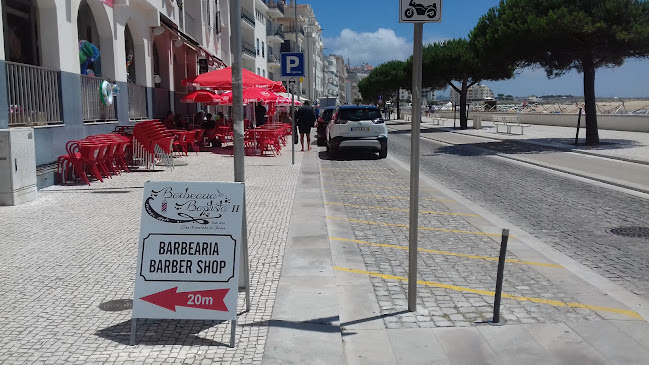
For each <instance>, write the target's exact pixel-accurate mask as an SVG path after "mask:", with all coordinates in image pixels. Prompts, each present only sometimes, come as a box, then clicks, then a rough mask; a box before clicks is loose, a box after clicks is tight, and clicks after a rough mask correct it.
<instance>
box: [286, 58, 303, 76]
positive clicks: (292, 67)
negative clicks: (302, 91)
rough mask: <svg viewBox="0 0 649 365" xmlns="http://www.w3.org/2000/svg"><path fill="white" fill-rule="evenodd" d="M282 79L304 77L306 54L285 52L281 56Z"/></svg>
mask: <svg viewBox="0 0 649 365" xmlns="http://www.w3.org/2000/svg"><path fill="white" fill-rule="evenodd" d="M280 65H281V67H282V77H304V53H302V52H283V53H282V54H281V55H280Z"/></svg>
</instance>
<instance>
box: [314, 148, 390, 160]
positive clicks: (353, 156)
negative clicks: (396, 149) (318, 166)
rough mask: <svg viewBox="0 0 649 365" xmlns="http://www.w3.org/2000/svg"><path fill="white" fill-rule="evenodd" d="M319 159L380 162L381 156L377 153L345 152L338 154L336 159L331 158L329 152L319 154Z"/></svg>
mask: <svg viewBox="0 0 649 365" xmlns="http://www.w3.org/2000/svg"><path fill="white" fill-rule="evenodd" d="M318 157H319V158H320V159H321V160H331V161H363V160H378V159H379V155H378V154H377V153H376V152H372V151H366V150H343V151H340V152H338V154H337V155H336V156H334V157H331V156H330V155H329V153H328V152H325V151H320V152H318Z"/></svg>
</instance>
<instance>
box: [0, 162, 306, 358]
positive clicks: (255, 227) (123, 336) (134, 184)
mask: <svg viewBox="0 0 649 365" xmlns="http://www.w3.org/2000/svg"><path fill="white" fill-rule="evenodd" d="M182 160H185V161H187V162H188V165H187V166H179V167H177V168H176V169H175V170H173V171H167V170H164V171H163V170H162V168H161V171H158V172H132V173H130V174H122V175H121V176H117V177H114V178H113V179H109V180H105V182H104V183H100V182H93V183H92V185H91V186H87V185H86V186H81V185H79V186H53V187H50V188H47V189H44V190H41V191H39V197H38V199H37V200H35V201H32V202H30V203H27V204H25V205H21V206H17V207H0V232H2V238H0V260H1V263H2V264H1V265H0V322H1V323H2V326H0V363H2V364H97V363H101V364H143V363H146V364H162V363H171V364H207V363H213V362H219V363H236V364H239V363H241V364H260V363H261V360H262V355H263V351H264V347H265V341H266V335H267V332H268V327H267V326H264V325H258V323H262V324H263V323H268V322H267V321H268V320H269V319H270V318H271V313H272V308H273V304H274V298H275V294H276V290H277V284H278V282H279V276H280V271H281V265H282V257H283V255H284V247H285V242H286V237H287V234H288V224H289V219H290V213H291V209H292V204H293V196H294V192H295V186H296V183H297V177H298V174H299V168H300V164H301V161H302V154H300V153H297V154H296V164H295V165H294V166H292V165H291V154H290V151H289V153H284V155H283V156H278V157H246V191H247V202H248V204H247V206H248V228H249V245H250V246H249V253H250V265H251V273H250V275H251V280H250V283H251V301H252V303H251V304H252V305H251V311H250V312H248V313H245V314H242V315H241V316H239V319H238V326H237V345H236V347H235V348H232V349H231V348H228V347H227V344H228V343H229V338H230V325H229V322H224V323H218V322H214V321H170V320H146V321H145V320H140V321H138V345H137V346H136V347H131V346H129V345H128V341H129V334H130V318H131V311H130V310H123V311H102V310H101V309H99V307H98V306H99V305H100V304H102V303H106V302H108V301H111V300H118V299H127V300H130V299H132V297H133V282H134V276H135V265H136V260H137V245H138V238H139V228H140V215H141V210H140V207H141V204H142V187H143V184H144V182H145V181H147V180H174V181H232V180H233V176H234V173H233V158H232V156H228V155H215V154H212V153H208V152H203V153H200V154H199V155H198V156H196V155H193V154H190V155H189V156H188V157H185V158H183V159H182ZM244 297H245V296H244V294H243V293H240V295H239V308H238V309H239V311H240V312H242V311H243V310H244V309H245V305H244V304H245V303H244V302H245V300H244ZM253 323H255V325H252V324H253Z"/></svg>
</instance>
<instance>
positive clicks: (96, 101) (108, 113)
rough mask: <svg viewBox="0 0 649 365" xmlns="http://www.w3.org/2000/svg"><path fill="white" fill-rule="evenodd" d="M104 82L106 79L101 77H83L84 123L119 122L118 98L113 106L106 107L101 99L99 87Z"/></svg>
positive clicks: (82, 102)
mask: <svg viewBox="0 0 649 365" xmlns="http://www.w3.org/2000/svg"><path fill="white" fill-rule="evenodd" d="M103 81H104V79H102V78H99V77H94V76H87V75H81V111H82V113H83V121H84V122H94V121H97V120H117V118H116V117H115V115H116V113H115V106H116V104H117V100H116V98H113V104H111V105H104V103H102V102H101V98H100V97H99V86H100V85H101V83H102V82H103Z"/></svg>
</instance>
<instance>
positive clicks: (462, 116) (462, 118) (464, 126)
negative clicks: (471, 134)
mask: <svg viewBox="0 0 649 365" xmlns="http://www.w3.org/2000/svg"><path fill="white" fill-rule="evenodd" d="M467 83H468V82H467V80H466V79H464V80H462V89H461V92H460V129H467V128H469V126H468V123H467V117H466V96H467V95H466V94H467V92H468V91H469V87H468V85H467Z"/></svg>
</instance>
